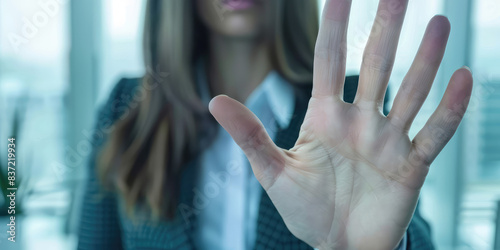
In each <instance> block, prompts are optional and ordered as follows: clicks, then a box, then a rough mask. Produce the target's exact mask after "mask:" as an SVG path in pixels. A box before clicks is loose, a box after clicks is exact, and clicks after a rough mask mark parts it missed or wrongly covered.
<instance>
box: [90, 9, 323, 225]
mask: <svg viewBox="0 0 500 250" xmlns="http://www.w3.org/2000/svg"><path fill="white" fill-rule="evenodd" d="M194 4H195V3H194V0H169V1H165V0H148V2H147V6H146V20H145V25H144V37H143V47H144V62H145V66H146V68H147V69H148V70H147V72H148V73H146V75H145V76H144V77H143V78H142V83H143V85H144V86H150V88H148V89H147V91H146V93H145V98H144V100H142V101H141V102H140V103H138V105H137V106H136V107H135V108H133V109H131V110H130V112H127V114H126V116H125V115H124V116H122V119H119V120H118V121H117V122H116V124H115V129H114V130H113V131H112V133H111V134H110V135H109V138H108V141H107V143H106V144H105V146H104V148H103V149H102V151H101V154H100V156H99V161H98V164H97V165H98V173H99V177H100V179H101V181H102V182H103V184H104V185H105V186H106V187H110V188H113V189H115V190H116V191H118V192H119V193H120V194H121V197H122V198H124V201H125V205H126V208H127V211H129V213H130V212H131V211H132V210H133V208H134V207H135V205H136V204H138V203H144V204H146V205H147V207H149V208H150V209H151V211H152V214H153V215H154V216H159V215H164V216H165V217H167V218H172V217H173V216H174V215H175V211H176V206H177V202H178V195H179V186H180V183H179V182H180V179H181V174H182V172H183V167H184V166H185V163H186V162H187V161H189V160H190V159H192V158H194V157H196V155H197V154H198V153H199V152H200V151H201V150H203V148H204V147H206V144H204V143H201V142H200V138H202V137H203V136H202V134H203V133H207V128H209V127H210V124H211V123H213V120H212V119H211V116H210V115H209V113H208V109H207V107H205V106H203V105H202V102H201V100H200V96H199V95H198V94H197V91H196V87H195V80H194V70H193V68H194V67H193V66H194V64H195V63H194V62H195V60H197V59H198V58H199V57H200V56H202V55H204V54H205V53H206V49H207V46H206V43H207V41H208V39H207V30H206V29H205V27H203V26H202V24H201V22H200V21H199V19H198V17H197V15H196V12H195V11H196V10H195V6H194ZM272 5H273V18H275V20H274V23H273V24H274V25H273V26H272V27H269V28H268V29H269V30H268V33H269V35H268V39H269V42H270V45H271V53H270V57H271V59H272V63H273V67H274V69H275V70H277V71H278V72H279V73H280V74H281V75H282V76H283V77H284V78H285V79H287V80H288V81H289V82H290V83H292V84H294V85H301V84H311V83H312V72H313V70H312V68H313V57H314V44H315V41H316V36H317V32H318V25H319V24H318V21H319V20H318V8H317V3H316V1H312V0H273V2H272ZM165 72H167V73H168V75H167V74H164V73H165ZM158 76H160V77H158ZM152 82H153V84H152Z"/></svg>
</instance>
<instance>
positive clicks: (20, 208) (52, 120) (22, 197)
mask: <svg viewBox="0 0 500 250" xmlns="http://www.w3.org/2000/svg"><path fill="white" fill-rule="evenodd" d="M207 1H210V0H207ZM145 2H146V1H145V0H102V1H101V0H15V1H14V0H0V114H1V118H0V141H1V142H2V143H0V152H4V153H0V159H1V161H0V168H1V173H2V174H1V175H0V177H1V179H0V183H1V184H2V185H0V186H1V187H2V189H1V191H2V193H3V194H4V195H5V191H6V190H5V184H6V180H7V177H6V170H7V166H6V162H7V144H8V141H7V138H9V137H11V136H16V138H17V139H16V158H17V164H16V166H17V168H16V170H17V172H16V178H17V179H16V181H17V182H18V184H19V189H18V192H17V196H16V215H17V216H16V242H15V243H12V242H9V241H8V240H7V238H8V235H7V233H6V231H7V230H8V226H6V224H7V223H9V217H8V216H7V215H8V214H7V208H6V206H5V205H6V203H5V196H4V195H2V196H0V209H2V210H0V249H41V248H42V246H50V249H55V250H57V249H74V248H75V247H76V242H77V238H76V236H75V235H76V229H77V223H78V216H79V215H78V213H79V210H80V200H79V197H80V194H81V193H82V187H83V185H82V184H83V183H84V182H83V180H84V179H85V173H86V171H85V168H86V167H87V164H86V162H87V156H88V154H89V153H90V143H89V138H88V134H90V131H91V129H92V126H93V124H94V119H95V115H96V110H97V108H98V107H100V105H101V103H102V101H103V100H104V99H105V98H106V97H107V95H108V94H109V91H110V89H111V88H112V87H113V85H114V84H115V83H116V82H117V80H118V79H120V78H121V77H124V76H140V75H142V74H143V72H144V67H143V64H142V54H141V35H142V23H143V16H144V13H143V10H144V7H145ZM318 2H319V8H321V7H322V5H323V3H324V1H322V0H319V1H318ZM376 7H377V1H376V0H353V7H352V13H351V21H350V27H349V34H348V62H347V68H348V74H358V72H359V67H360V65H361V54H362V52H363V48H364V45H365V43H366V41H367V39H368V35H369V32H370V28H371V25H372V23H373V19H374V17H375V11H376ZM436 14H443V15H446V16H447V17H448V18H449V19H450V21H451V24H452V30H451V35H450V39H449V45H448V48H447V51H446V54H445V58H444V60H443V64H442V66H441V68H440V71H439V73H438V76H437V78H436V81H435V83H434V87H433V89H432V90H431V92H430V95H429V97H428V99H427V101H426V103H425V104H424V107H423V108H422V111H421V112H420V114H419V116H418V117H417V119H416V121H415V123H414V125H413V127H412V130H411V131H410V136H411V137H413V136H414V135H415V134H416V131H418V130H419V129H420V128H421V127H422V126H423V125H424V122H425V121H426V120H427V118H428V117H429V116H430V114H431V112H432V111H433V110H434V109H435V107H436V106H437V104H438V102H439V100H440V99H441V96H442V94H443V93H444V90H445V87H446V84H447V83H448V79H449V78H450V76H451V74H452V73H453V71H454V70H455V69H457V68H459V67H461V66H463V65H468V66H469V67H470V68H471V69H472V72H473V75H474V80H475V81H474V84H475V85H474V92H473V94H472V97H471V101H470V105H469V110H468V111H467V114H466V116H465V121H464V122H463V123H462V124H461V126H460V128H459V130H458V132H457V134H456V135H455V137H454V138H453V139H452V140H451V141H450V143H449V144H448V146H446V148H445V149H444V151H443V152H442V154H441V155H440V156H439V157H438V158H437V159H436V161H435V162H434V164H433V166H432V167H431V171H430V174H429V176H428V178H427V181H426V183H425V185H424V188H423V190H422V195H421V212H422V215H423V217H425V218H426V219H427V220H428V221H429V222H430V224H431V226H432V233H433V239H434V243H435V244H436V246H437V248H438V249H500V205H499V204H500V203H499V202H500V1H498V0H419V1H410V3H409V7H408V12H407V17H406V21H405V24H404V26H403V32H402V35H401V40H400V44H399V48H398V54H397V58H396V65H395V66H394V70H393V74H392V77H391V81H390V87H389V88H390V90H391V91H390V94H391V99H392V98H394V95H395V93H396V90H397V89H398V87H399V85H400V83H401V80H402V79H403V77H404V74H405V73H406V71H407V70H408V68H409V67H410V63H411V61H412V59H413V57H414V55H415V53H416V51H417V48H418V45H419V42H420V40H421V37H422V35H423V33H424V29H425V27H426V24H427V22H428V21H429V20H430V18H431V17H432V16H434V15H436ZM43 248H45V247H43Z"/></svg>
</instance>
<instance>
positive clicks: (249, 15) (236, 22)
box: [196, 0, 269, 38]
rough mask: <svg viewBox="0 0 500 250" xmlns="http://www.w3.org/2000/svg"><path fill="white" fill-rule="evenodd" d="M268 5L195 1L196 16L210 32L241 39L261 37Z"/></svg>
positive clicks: (252, 0)
mask: <svg viewBox="0 0 500 250" xmlns="http://www.w3.org/2000/svg"><path fill="white" fill-rule="evenodd" d="M268 5H269V1H265V0H196V8H197V12H198V15H200V19H201V21H202V22H203V24H204V25H205V26H206V27H207V28H208V30H209V31H210V32H214V33H217V34H220V35H224V36H229V37H242V38H252V37H257V36H259V35H262V33H263V30H264V27H265V25H266V24H265V22H266V21H265V20H268V19H267V18H265V16H266V13H265V10H266V9H269V7H268Z"/></svg>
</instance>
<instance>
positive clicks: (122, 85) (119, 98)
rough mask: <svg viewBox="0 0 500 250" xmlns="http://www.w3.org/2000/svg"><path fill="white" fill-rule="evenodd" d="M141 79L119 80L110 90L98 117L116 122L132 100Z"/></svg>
mask: <svg viewBox="0 0 500 250" xmlns="http://www.w3.org/2000/svg"><path fill="white" fill-rule="evenodd" d="M141 79H142V78H121V79H120V80H119V81H118V82H117V83H116V84H115V86H114V87H113V89H112V90H111V93H110V95H109V97H108V99H107V101H106V102H105V103H104V104H103V105H102V106H101V109H100V111H99V116H100V117H101V118H102V117H103V116H104V117H105V118H109V119H111V120H113V121H116V120H117V119H118V118H119V117H120V116H121V115H123V113H124V112H126V111H127V107H128V106H129V105H130V104H131V102H132V101H133V100H134V94H135V92H136V91H137V87H139V86H140V82H141Z"/></svg>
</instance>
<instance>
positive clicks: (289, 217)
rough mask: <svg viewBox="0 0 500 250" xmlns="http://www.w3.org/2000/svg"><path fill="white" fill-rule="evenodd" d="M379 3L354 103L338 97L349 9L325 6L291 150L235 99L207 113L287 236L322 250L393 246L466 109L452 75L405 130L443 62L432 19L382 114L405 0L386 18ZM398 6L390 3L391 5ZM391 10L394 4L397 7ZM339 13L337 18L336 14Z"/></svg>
mask: <svg viewBox="0 0 500 250" xmlns="http://www.w3.org/2000/svg"><path fill="white" fill-rule="evenodd" d="M390 2H391V4H393V3H392V2H393V1H391V0H381V3H380V5H379V11H378V14H379V15H377V19H376V20H375V24H380V23H383V22H382V20H379V19H381V18H385V19H388V20H389V21H387V20H385V23H384V25H383V26H379V27H377V29H374V30H377V32H378V33H377V35H373V34H372V36H371V37H370V39H369V41H368V44H367V47H366V49H365V54H364V57H363V65H362V68H361V73H360V80H359V88H358V93H357V94H356V99H355V100H354V103H353V104H348V103H345V102H344V101H343V100H342V99H341V98H340V97H341V96H342V92H343V81H344V77H345V72H344V69H345V56H344V55H345V41H346V37H345V34H346V29H347V19H348V16H347V15H345V13H348V12H349V9H350V4H349V1H346V0H330V1H328V2H327V4H326V7H325V11H324V13H323V16H324V17H323V21H322V24H321V28H320V32H319V35H318V40H317V42H316V53H315V61H314V80H313V91H312V98H311V99H310V101H309V106H308V110H307V113H306V116H305V119H304V123H303V124H302V127H301V130H300V134H299V138H298V140H297V142H296V144H295V146H294V147H293V148H292V149H290V150H283V149H280V148H278V147H276V145H275V144H274V143H273V142H272V141H271V139H270V138H269V136H268V135H267V134H266V132H265V130H264V128H263V126H262V124H261V123H260V122H259V121H258V119H257V118H256V117H255V116H254V115H253V114H252V113H251V112H250V111H249V110H248V109H246V108H245V107H244V106H243V105H241V104H240V103H238V102H236V101H234V100H232V99H230V98H228V97H225V96H220V97H216V98H215V99H214V100H213V101H212V103H211V105H210V110H211V112H212V114H213V115H214V116H215V118H216V119H217V120H218V122H219V123H220V124H221V125H222V126H223V127H224V128H225V129H226V130H227V131H228V132H229V133H230V134H231V136H232V137H233V138H234V140H235V141H236V142H237V143H238V145H239V146H240V147H241V148H242V149H243V150H244V152H245V154H246V155H247V157H248V159H249V160H250V163H251V165H252V169H253V170H254V173H255V176H256V177H257V179H258V180H259V182H260V183H261V184H262V186H263V187H264V189H265V190H266V192H267V193H268V195H269V197H270V198H271V200H272V201H273V203H274V205H275V206H276V208H277V210H278V212H279V213H280V215H281V216H282V218H283V220H284V222H285V224H286V225H287V227H288V228H289V230H290V231H291V232H292V233H293V234H294V235H295V236H297V237H298V238H300V239H302V240H303V241H305V242H306V243H308V244H310V245H311V246H314V247H319V248H324V249H390V248H394V247H396V245H397V244H398V243H399V241H400V240H401V238H402V236H403V234H404V233H405V230H406V228H407V226H408V224H409V222H410V220H411V217H412V215H413V212H414V209H415V205H416V202H417V199H418V196H419V191H420V188H421V186H422V185H423V183H424V180H425V177H426V174H427V172H428V168H429V165H430V163H431V162H432V161H433V160H434V158H435V157H436V156H437V154H438V153H439V152H440V151H441V149H442V148H443V147H444V146H445V144H446V143H447V142H448V141H449V139H450V138H451V136H452V135H453V133H454V132H455V130H456V128H457V126H458V124H459V122H460V120H461V118H462V116H463V114H464V112H465V109H466V107H467V102H468V98H469V97H470V92H471V87H472V78H471V75H470V72H469V71H468V70H466V69H460V70H458V71H457V72H455V74H454V75H453V76H452V78H451V80H450V84H449V85H448V88H447V90H446V92H445V95H444V97H443V100H442V101H441V103H440V105H439V106H438V108H437V109H436V111H435V112H434V114H433V115H432V116H431V117H430V118H429V121H428V122H427V124H426V125H425V126H424V128H422V130H421V131H420V132H419V133H418V134H417V136H416V137H415V138H413V140H410V138H409V137H408V134H407V131H408V129H409V127H410V126H411V123H412V121H413V119H414V118H415V116H416V115H417V113H418V111H419V109H420V107H421V105H422V103H423V101H424V100H425V98H426V96H427V94H428V92H429V89H430V87H431V84H432V82H433V80H434V77H435V75H436V72H437V69H438V67H439V64H440V62H441V59H442V56H443V53H444V49H445V46H446V41H447V38H448V34H449V23H448V22H447V20H446V18H444V17H435V18H433V19H432V20H431V22H430V23H429V26H428V28H427V30H426V34H425V36H424V39H423V41H422V44H421V46H420V49H419V51H418V53H417V56H416V58H415V60H414V62H413V64H412V67H411V68H410V70H409V72H408V74H407V75H406V77H405V80H404V81H403V83H402V87H401V89H400V91H399V92H398V94H397V96H396V99H395V101H394V105H393V108H392V110H391V112H390V113H389V115H388V116H387V117H386V116H384V115H382V114H381V112H380V109H381V103H382V102H383V97H384V93H385V89H386V87H387V82H388V79H389V76H390V71H391V68H392V65H393V62H394V55H395V52H396V47H397V43H398V38H399V33H400V30H401V26H402V22H403V19H404V13H405V10H406V5H407V1H401V6H400V8H399V10H400V11H399V12H397V11H396V12H391V15H390V16H389V18H387V16H383V15H382V14H381V13H387V11H388V9H387V8H388V6H389V4H390ZM391 7H392V8H393V9H394V6H391ZM396 10H397V8H396ZM342 13H343V14H342Z"/></svg>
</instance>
